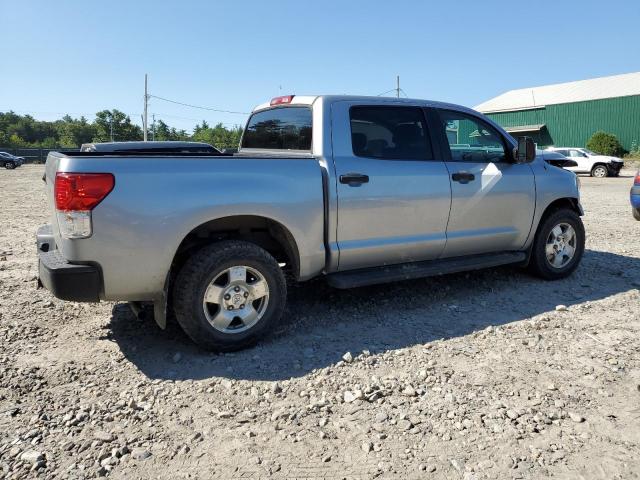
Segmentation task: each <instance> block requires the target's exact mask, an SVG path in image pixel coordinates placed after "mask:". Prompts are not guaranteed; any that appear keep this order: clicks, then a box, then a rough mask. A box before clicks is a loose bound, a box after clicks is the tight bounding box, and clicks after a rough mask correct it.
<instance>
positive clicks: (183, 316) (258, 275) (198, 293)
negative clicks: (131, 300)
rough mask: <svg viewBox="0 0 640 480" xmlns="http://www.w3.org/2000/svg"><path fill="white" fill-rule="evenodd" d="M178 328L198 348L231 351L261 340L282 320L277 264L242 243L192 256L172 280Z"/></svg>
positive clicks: (282, 293)
mask: <svg viewBox="0 0 640 480" xmlns="http://www.w3.org/2000/svg"><path fill="white" fill-rule="evenodd" d="M173 292H174V310H175V314H176V318H177V320H178V323H179V324H180V326H181V327H182V329H183V330H184V331H185V332H186V334H187V335H188V336H189V337H190V338H191V339H192V340H193V341H194V342H196V343H197V344H198V345H200V346H201V347H203V348H205V349H208V350H215V351H233V350H239V349H242V348H245V347H247V346H249V345H252V344H254V343H255V342H257V341H258V340H259V339H261V338H262V337H264V336H265V335H267V334H268V333H269V332H270V331H271V330H273V328H274V327H275V325H276V324H277V322H278V321H279V320H280V317H281V316H282V312H283V310H284V305H285V302H286V295H287V287H286V283H285V278H284V275H283V273H282V270H281V268H280V266H279V265H278V262H276V260H275V259H274V258H273V257H272V256H271V255H270V254H269V253H268V252H267V251H265V250H264V249H262V248H260V247H258V246H257V245H254V244H252V243H249V242H244V241H222V242H218V243H214V244H211V245H209V246H207V247H204V248H202V249H201V250H199V251H197V252H196V253H195V254H194V255H193V256H192V257H191V258H189V260H187V262H186V263H185V265H184V266H183V267H182V269H181V270H180V272H179V273H178V276H177V278H176V281H175V287H174V290H173Z"/></svg>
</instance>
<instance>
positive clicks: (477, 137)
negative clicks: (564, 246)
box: [432, 109, 536, 258]
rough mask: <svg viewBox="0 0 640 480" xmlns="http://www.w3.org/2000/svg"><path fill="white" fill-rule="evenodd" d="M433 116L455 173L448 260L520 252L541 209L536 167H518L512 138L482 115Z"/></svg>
mask: <svg viewBox="0 0 640 480" xmlns="http://www.w3.org/2000/svg"><path fill="white" fill-rule="evenodd" d="M432 112H434V113H435V115H437V119H438V120H437V125H438V127H437V129H436V130H437V132H438V133H439V138H440V141H441V143H442V144H443V145H444V149H445V151H446V153H445V154H446V155H447V161H446V165H447V168H448V171H449V174H450V175H451V195H452V199H451V213H450V216H449V224H448V227H447V243H446V247H445V249H444V252H443V254H442V256H443V258H444V257H457V256H461V255H468V254H478V253H487V252H499V251H507V250H520V249H521V248H523V246H524V243H525V241H526V239H527V236H528V235H529V230H530V229H531V224H532V222H533V214H534V210H535V200H536V195H535V191H536V189H535V181H534V175H533V171H532V169H531V166H530V165H529V164H514V163H512V162H511V155H512V153H511V152H510V146H509V144H508V143H507V141H506V139H505V138H504V137H503V135H502V134H501V133H500V132H499V131H498V130H497V129H496V128H494V127H493V126H491V125H490V124H489V123H488V122H486V121H484V120H483V119H482V118H481V117H477V116H475V115H472V114H470V113H464V112H459V111H455V110H445V109H438V110H435V111H432Z"/></svg>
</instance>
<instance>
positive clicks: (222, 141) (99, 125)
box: [0, 109, 242, 148]
mask: <svg viewBox="0 0 640 480" xmlns="http://www.w3.org/2000/svg"><path fill="white" fill-rule="evenodd" d="M241 135H242V128H241V127H239V126H236V127H233V128H227V127H225V126H224V125H222V123H218V124H216V125H215V126H213V127H212V126H210V125H209V124H208V123H207V122H205V121H204V120H203V121H202V123H201V124H198V125H196V126H195V128H194V129H193V132H191V133H190V132H187V131H186V130H181V129H180V130H179V129H176V128H174V127H170V126H169V125H167V124H166V123H165V122H163V121H162V120H158V121H156V122H155V125H153V126H152V128H150V130H149V132H148V138H149V140H151V139H152V138H155V140H191V141H195V142H205V143H209V144H211V145H214V146H215V147H218V148H235V147H237V146H238V142H239V141H240V136H241ZM112 139H113V141H117V142H120V141H130V140H142V139H143V134H142V128H140V127H139V126H138V125H136V124H134V123H132V122H131V118H129V116H128V115H127V114H125V113H123V112H121V111H119V110H116V109H113V110H102V111H100V112H98V113H96V118H95V119H94V120H93V121H92V122H90V121H89V120H87V119H86V118H85V117H83V116H82V117H80V118H73V117H71V116H70V115H65V116H64V117H62V118H61V119H60V120H55V121H53V122H50V121H44V120H36V119H35V118H33V117H32V116H31V115H18V114H16V113H14V112H11V111H9V112H6V113H3V112H0V146H2V147H12V148H25V147H32V148H58V147H66V148H76V147H80V145H82V144H83V143H90V142H110V141H111V140H112Z"/></svg>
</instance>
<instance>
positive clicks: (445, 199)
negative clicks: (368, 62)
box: [331, 101, 451, 270]
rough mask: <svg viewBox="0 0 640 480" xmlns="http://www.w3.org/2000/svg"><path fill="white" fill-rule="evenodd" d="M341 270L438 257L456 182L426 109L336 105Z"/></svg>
mask: <svg viewBox="0 0 640 480" xmlns="http://www.w3.org/2000/svg"><path fill="white" fill-rule="evenodd" d="M331 113H332V124H333V128H332V142H333V155H334V157H333V159H334V165H335V169H336V177H337V182H338V183H337V192H338V226H337V232H336V233H337V242H338V248H339V251H340V257H339V265H338V269H339V270H350V269H356V268H364V267H369V266H381V265H386V264H397V263H405V262H415V261H420V260H429V259H434V258H437V257H438V256H439V255H440V254H441V253H442V251H443V249H444V246H445V243H446V226H447V220H448V218H449V208H450V205H451V187H450V181H449V175H448V172H447V168H446V166H445V164H444V162H443V161H442V160H434V154H433V149H432V139H431V136H430V132H429V131H428V128H427V125H426V121H425V117H424V112H423V110H422V109H421V108H418V107H410V106H401V105H400V104H394V103H391V104H389V103H387V104H384V103H383V104H380V105H375V106H373V105H358V104H357V102H347V101H345V102H338V103H335V104H333V106H332V112H331Z"/></svg>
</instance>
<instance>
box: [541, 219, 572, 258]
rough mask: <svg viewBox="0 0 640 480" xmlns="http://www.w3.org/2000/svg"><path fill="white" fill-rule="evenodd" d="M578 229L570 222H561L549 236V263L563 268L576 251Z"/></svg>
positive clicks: (547, 248) (547, 251)
mask: <svg viewBox="0 0 640 480" xmlns="http://www.w3.org/2000/svg"><path fill="white" fill-rule="evenodd" d="M576 240H577V238H576V231H575V230H574V229H573V227H572V226H571V225H569V224H568V223H559V224H558V225H556V226H555V227H553V229H552V230H551V232H549V236H548V237H547V246H546V250H545V252H546V254H547V261H548V262H549V265H551V266H552V267H553V268H563V267H565V266H567V264H568V263H569V262H570V261H571V259H572V258H573V256H574V254H575V253H576Z"/></svg>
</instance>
